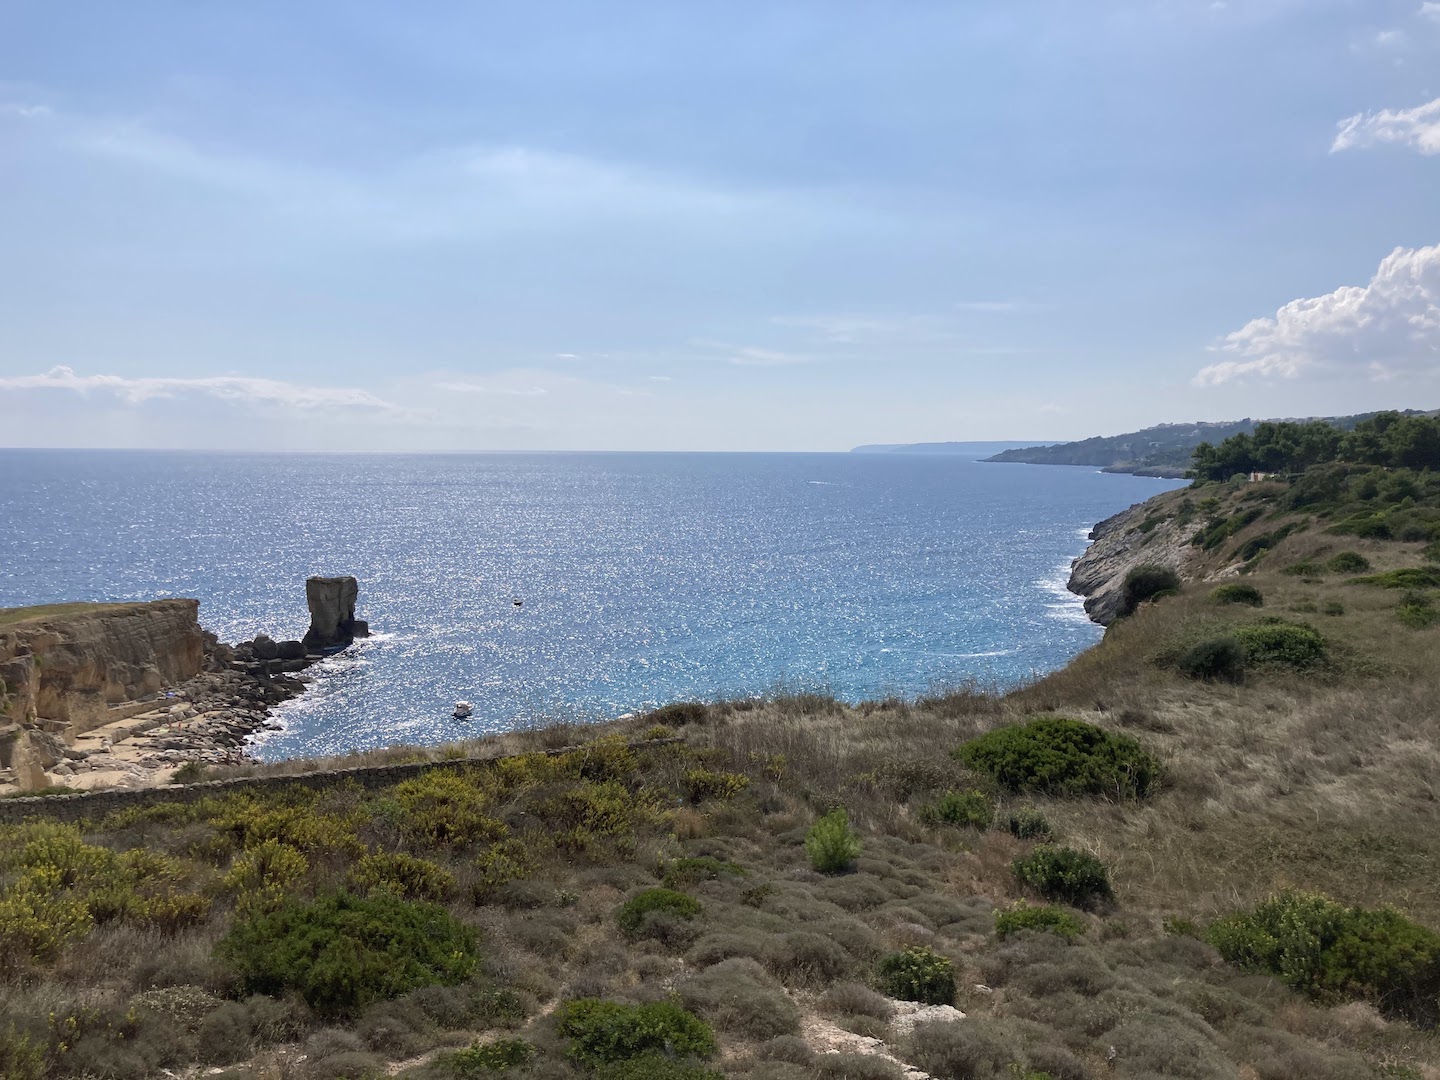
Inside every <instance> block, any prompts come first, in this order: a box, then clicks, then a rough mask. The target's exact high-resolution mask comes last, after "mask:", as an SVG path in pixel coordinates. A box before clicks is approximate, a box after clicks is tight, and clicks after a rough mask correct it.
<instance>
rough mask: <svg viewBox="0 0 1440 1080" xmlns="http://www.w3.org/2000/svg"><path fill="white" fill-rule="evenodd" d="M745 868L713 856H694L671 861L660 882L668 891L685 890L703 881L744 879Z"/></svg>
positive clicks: (662, 873) (666, 865) (667, 864)
mask: <svg viewBox="0 0 1440 1080" xmlns="http://www.w3.org/2000/svg"><path fill="white" fill-rule="evenodd" d="M744 875H745V869H744V867H742V866H740V865H739V864H737V863H733V862H730V861H728V860H725V859H717V858H715V857H714V856H713V855H692V856H686V857H684V858H680V859H671V860H670V861H669V862H668V863H666V864H665V869H664V870H663V871H661V875H660V881H661V884H663V885H664V886H665V887H666V888H667V889H683V888H685V887H687V886H691V885H695V884H696V883H697V882H701V881H717V880H719V879H720V878H722V877H743V876H744Z"/></svg>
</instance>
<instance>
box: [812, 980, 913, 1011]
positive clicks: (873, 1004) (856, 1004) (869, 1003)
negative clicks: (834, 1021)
mask: <svg viewBox="0 0 1440 1080" xmlns="http://www.w3.org/2000/svg"><path fill="white" fill-rule="evenodd" d="M821 1001H822V1003H823V1004H824V1006H825V1009H826V1011H827V1012H830V1013H832V1014H837V1015H840V1016H869V1017H872V1018H873V1019H875V1020H889V1019H890V1017H891V1016H893V1015H894V1014H895V1006H894V1004H893V1003H892V1002H891V1001H890V999H889V998H887V997H885V996H884V995H882V994H877V993H876V992H875V991H874V990H871V989H870V988H869V987H868V986H864V985H862V984H861V983H854V982H849V983H839V984H837V985H835V986H832V987H831V988H830V989H829V990H827V991H825V996H824V997H823V998H822V999H821Z"/></svg>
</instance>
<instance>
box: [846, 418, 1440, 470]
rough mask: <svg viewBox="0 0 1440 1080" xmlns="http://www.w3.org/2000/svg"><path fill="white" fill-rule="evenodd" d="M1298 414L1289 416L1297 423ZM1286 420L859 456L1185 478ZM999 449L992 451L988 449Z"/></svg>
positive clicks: (910, 446) (874, 448) (900, 447)
mask: <svg viewBox="0 0 1440 1080" xmlns="http://www.w3.org/2000/svg"><path fill="white" fill-rule="evenodd" d="M1437 412H1440V410H1437V411H1431V412H1424V411H1422V410H1418V409H1407V410H1405V411H1404V412H1403V413H1402V415H1405V416H1434V415H1437ZM1375 415H1376V414H1375V413H1373V412H1368V413H1356V414H1355V415H1353V416H1320V417H1302V418H1299V419H1300V420H1320V421H1323V422H1325V423H1328V424H1333V425H1334V426H1335V427H1338V428H1340V429H1342V430H1346V431H1348V430H1350V429H1351V428H1353V427H1354V426H1355V425H1356V424H1358V423H1360V422H1361V421H1362V420H1368V419H1370V418H1371V417H1372V416H1375ZM1295 419H1296V418H1293V417H1292V418H1285V420H1287V421H1290V422H1294V420H1295ZM1277 422H1284V421H1277V420H1271V421H1267V420H1259V419H1252V418H1250V417H1246V418H1245V419H1244V420H1221V421H1205V420H1197V421H1195V422H1194V423H1181V424H1157V425H1155V426H1154V427H1148V428H1142V429H1141V430H1139V431H1131V432H1126V433H1125V434H1123V435H1097V436H1094V437H1093V438H1089V439H1081V440H1080V441H1079V442H1068V443H1039V444H1035V445H1028V446H1027V445H1021V444H1019V443H1015V442H1009V443H983V442H935V443H895V444H875V445H870V446H857V447H855V449H854V450H852V451H851V453H854V454H957V455H966V456H971V457H974V458H975V459H976V460H981V461H992V462H1001V463H1011V464H1023V465H1085V466H1090V467H1092V468H1098V469H1100V470H1101V471H1102V472H1112V473H1131V474H1133V475H1135V476H1155V477H1161V478H1165V479H1176V480H1178V479H1181V478H1183V477H1184V476H1185V475H1186V473H1187V472H1188V471H1189V468H1190V459H1191V455H1192V454H1193V453H1194V450H1195V448H1196V447H1197V446H1199V445H1200V444H1201V443H1207V442H1208V443H1217V442H1222V441H1224V440H1225V439H1228V438H1231V437H1232V436H1235V435H1251V434H1254V432H1255V428H1256V427H1257V426H1258V425H1260V424H1263V423H1277ZM984 447H995V449H994V450H992V451H990V452H989V453H988V454H984V453H983V450H982V448H984Z"/></svg>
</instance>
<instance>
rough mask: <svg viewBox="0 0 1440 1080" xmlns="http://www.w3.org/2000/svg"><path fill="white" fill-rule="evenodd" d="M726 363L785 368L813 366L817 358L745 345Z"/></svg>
mask: <svg viewBox="0 0 1440 1080" xmlns="http://www.w3.org/2000/svg"><path fill="white" fill-rule="evenodd" d="M725 360H726V363H730V364H738V365H740V366H741V367H783V366H785V365H787V364H813V363H814V362H815V357H813V356H808V355H806V354H805V353H792V352H781V351H780V350H779V349H761V348H757V347H756V346H753V345H743V346H739V347H736V348H735V350H734V351H733V352H732V353H731V354H730V355H729V356H727V357H726V358H725Z"/></svg>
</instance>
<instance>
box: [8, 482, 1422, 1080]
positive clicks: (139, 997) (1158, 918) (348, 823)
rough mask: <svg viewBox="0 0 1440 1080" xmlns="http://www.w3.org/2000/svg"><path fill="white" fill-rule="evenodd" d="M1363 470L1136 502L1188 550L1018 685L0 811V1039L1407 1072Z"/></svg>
mask: <svg viewBox="0 0 1440 1080" xmlns="http://www.w3.org/2000/svg"><path fill="white" fill-rule="evenodd" d="M1368 475H1369V474H1368V473H1367V474H1364V475H1362V474H1360V473H1357V474H1355V475H1354V476H1350V477H1347V478H1345V480H1344V481H1343V483H1341V484H1340V486H1339V487H1338V488H1333V489H1332V488H1327V489H1326V490H1328V491H1330V492H1331V494H1329V495H1327V496H1326V498H1325V499H1322V500H1319V501H1313V500H1311V501H1307V497H1306V496H1305V493H1306V491H1307V490H1309V489H1308V488H1307V487H1305V486H1303V485H1304V481H1303V478H1302V479H1299V480H1296V481H1294V482H1291V481H1274V482H1268V483H1259V484H1240V483H1225V484H1210V485H1207V486H1205V487H1202V488H1195V489H1187V490H1183V491H1176V492H1171V493H1168V494H1167V495H1164V496H1161V497H1159V498H1158V499H1156V500H1152V501H1151V503H1149V504H1147V505H1146V506H1145V507H1144V508H1143V509H1142V510H1140V511H1137V512H1136V513H1135V514H1134V515H1133V524H1132V525H1131V526H1130V528H1131V529H1134V530H1141V531H1142V535H1145V536H1151V535H1153V536H1155V537H1157V538H1158V537H1161V536H1164V535H1166V534H1167V533H1170V532H1171V531H1173V530H1185V531H1186V533H1187V534H1189V533H1193V534H1194V535H1195V537H1196V541H1197V542H1195V543H1193V544H1190V545H1188V548H1187V550H1188V552H1189V556H1188V561H1187V563H1186V566H1185V568H1184V569H1185V576H1186V578H1187V580H1186V581H1185V582H1183V583H1182V584H1181V586H1180V588H1179V589H1178V590H1177V591H1175V592H1171V593H1169V594H1168V595H1162V596H1159V597H1155V598H1151V599H1148V600H1146V601H1144V602H1142V603H1140V604H1139V605H1138V607H1137V610H1136V611H1135V613H1134V614H1132V615H1130V616H1129V617H1127V618H1124V619H1121V620H1120V621H1119V622H1117V623H1116V624H1115V625H1114V626H1112V627H1111V628H1110V629H1109V630H1108V632H1107V633H1106V636H1105V639H1104V641H1103V642H1102V643H1101V644H1099V645H1098V646H1096V647H1095V648H1093V649H1091V650H1090V651H1088V652H1087V653H1085V654H1084V655H1082V656H1081V657H1079V658H1078V659H1077V660H1076V661H1075V662H1073V663H1072V664H1070V665H1069V666H1068V667H1067V668H1065V669H1064V670H1062V671H1060V672H1057V673H1055V674H1053V675H1051V676H1049V677H1047V678H1043V679H1040V680H1038V681H1036V682H1035V683H1034V684H1032V685H1030V686H1027V687H1024V688H1022V689H1020V690H1018V691H1015V692H1013V693H1010V694H1006V695H999V696H997V695H991V694H987V693H983V692H981V691H979V690H977V689H961V690H958V691H956V692H954V693H950V694H947V695H944V696H939V697H935V698H930V699H924V700H918V701H899V700H896V701H886V702H873V703H869V704H866V705H863V706H859V707H848V706H845V705H842V704H840V703H837V702H835V701H833V700H830V699H828V698H824V697H818V696H797V697H784V698H777V699H775V700H771V701H766V702H750V701H744V702H732V703H721V704H715V705H708V706H706V705H675V706H670V707H668V708H666V709H662V710H660V711H659V712H658V713H656V714H653V715H651V716H648V717H644V718H641V719H639V720H636V721H632V722H627V723H626V724H622V725H616V726H612V727H610V728H604V729H601V728H592V729H583V730H576V729H554V730H549V731H542V732H535V733H528V734H521V735H513V736H510V737H509V738H508V740H507V741H506V743H505V748H506V749H507V750H511V751H515V750H521V751H524V750H529V751H538V750H539V749H541V748H543V747H546V746H555V745H563V744H565V743H567V742H570V741H572V740H575V739H587V740H589V742H588V743H587V745H586V746H585V747H584V748H582V749H579V750H575V751H571V752H568V753H563V754H559V755H551V756H545V755H542V754H539V753H533V752H532V753H529V754H527V755H525V756H521V757H512V758H507V759H503V760H498V761H496V762H494V763H491V764H483V765H464V766H462V765H458V764H457V765H455V766H453V767H452V768H450V769H443V768H442V769H438V770H436V771H432V772H431V773H429V774H427V775H426V776H425V777H423V778H421V779H418V780H410V781H406V782H405V783H402V784H398V785H396V786H394V787H393V788H390V789H388V790H381V791H361V790H359V789H357V788H354V787H347V786H345V785H343V784H336V785H335V786H334V787H333V788H331V789H327V790H322V791H319V792H302V791H299V790H296V791H295V792H293V793H292V794H290V795H268V796H265V797H263V798H262V797H259V796H254V795H245V794H235V795H228V796H225V797H224V798H217V799H213V800H210V801H208V802H200V803H195V804H190V805H185V806H181V805H178V804H162V805H159V806H155V807H150V808H145V809H141V810H132V811H126V812H123V813H118V814H114V815H111V816H110V817H108V818H106V819H104V820H99V821H90V822H86V823H84V824H82V825H81V826H79V827H78V828H72V827H67V826H57V825H50V824H46V823H45V822H43V821H37V822H35V823H32V824H29V825H25V826H14V827H8V828H5V829H3V830H0V875H3V876H0V882H3V892H0V964H3V965H4V981H3V983H0V1017H3V1018H4V1019H0V1075H3V1076H6V1077H12V1076H13V1077H18V1078H23V1080H29V1078H34V1077H42V1076H97V1077H98V1076H106V1077H143V1076H158V1075H162V1073H161V1070H162V1069H168V1070H170V1072H171V1074H173V1075H197V1074H198V1070H200V1068H201V1067H202V1066H203V1067H205V1068H208V1069H215V1068H220V1069H222V1071H221V1072H219V1073H214V1074H213V1075H217V1076H222V1077H224V1078H226V1080H240V1078H242V1077H243V1078H261V1077H264V1078H274V1080H280V1078H295V1080H301V1078H310V1077H314V1078H322V1077H363V1076H372V1075H375V1076H378V1075H401V1076H408V1077H412V1078H417V1080H418V1078H428V1080H467V1078H477V1077H488V1076H504V1077H515V1078H520V1077H533V1078H540V1077H545V1078H557V1080H558V1078H569V1077H576V1078H579V1077H598V1078H612V1080H613V1078H624V1077H635V1078H639V1077H646V1078H649V1077H660V1078H664V1077H672V1078H691V1080H699V1078H704V1077H714V1076H725V1077H735V1078H740V1077H748V1078H753V1080H792V1078H793V1080H799V1078H803V1077H814V1076H818V1077H834V1078H866V1080H868V1078H882V1077H899V1076H902V1075H908V1076H911V1077H915V1076H919V1075H930V1076H934V1077H979V1078H996V1080H1001V1078H1003V1080H1012V1078H1015V1077H1020V1078H1028V1080H1044V1078H1047V1077H1048V1078H1051V1080H1079V1078H1086V1077H1089V1078H1100V1077H1117V1078H1129V1080H1142V1078H1144V1080H1149V1078H1154V1077H1187V1078H1196V1080H1208V1078H1217V1080H1218V1078H1225V1080H1239V1078H1245V1080H1282V1078H1284V1080H1289V1078H1293V1077H1316V1078H1321V1080H1327V1078H1345V1080H1348V1078H1356V1080H1361V1078H1379V1077H1390V1078H1410V1080H1413V1078H1416V1077H1423V1078H1435V1077H1440V1039H1437V1036H1436V1034H1435V1032H1434V1029H1433V1025H1434V1022H1435V1019H1436V1014H1437V1011H1440V937H1436V935H1435V934H1433V933H1432V932H1431V931H1432V930H1433V929H1434V928H1440V891H1437V890H1436V888H1435V883H1436V881H1437V877H1440V803H1437V785H1440V745H1437V741H1440V731H1437V725H1436V722H1435V718H1434V705H1433V703H1434V702H1435V701H1436V700H1437V695H1440V631H1437V630H1436V629H1435V621H1436V620H1435V619H1434V618H1433V617H1432V613H1433V612H1434V611H1435V604H1434V601H1433V599H1432V597H1433V595H1434V592H1435V590H1436V587H1440V574H1437V573H1436V569H1437V568H1440V564H1437V563H1433V562H1430V561H1428V559H1427V558H1426V555H1427V552H1429V551H1430V550H1431V549H1430V548H1429V546H1428V545H1429V544H1430V540H1429V539H1428V538H1427V537H1428V534H1426V537H1420V534H1419V532H1417V531H1416V530H1417V529H1418V528H1419V526H1418V525H1416V523H1417V522H1425V521H1428V520H1430V519H1429V518H1428V516H1427V514H1428V510H1429V508H1430V507H1431V505H1432V503H1433V502H1434V501H1436V500H1435V499H1432V497H1431V496H1430V495H1429V494H1428V492H1429V487H1428V480H1427V481H1426V482H1425V483H1419V484H1417V485H1415V486H1413V487H1411V488H1409V489H1407V492H1406V493H1405V494H1403V495H1402V494H1400V492H1399V488H1398V487H1397V488H1395V489H1394V490H1391V489H1389V488H1386V487H1385V484H1384V483H1377V484H1375V485H1374V489H1375V490H1374V491H1373V492H1372V485H1371V484H1370V483H1369V482H1368V479H1367V477H1368ZM1399 475H1401V474H1400V473H1399V472H1397V471H1394V470H1391V471H1388V474H1387V478H1390V479H1393V478H1394V477H1395V476H1399ZM1371 479H1373V477H1372V478H1371ZM1412 479H1413V478H1412ZM1352 485H1353V486H1352ZM1401 486H1404V485H1401ZM1392 496H1393V497H1392ZM1407 500H1408V501H1407ZM1357 514H1364V515H1367V520H1369V519H1379V520H1381V521H1383V522H1384V523H1385V525H1386V528H1385V529H1384V530H1379V529H1374V528H1371V529H1367V530H1365V535H1356V532H1355V529H1354V527H1353V521H1354V519H1355V517H1356V515H1357ZM1407 528H1408V529H1409V531H1408V532H1407V531H1406V530H1407ZM1382 533H1383V534H1384V535H1381V534H1382ZM1399 535H1410V536H1417V537H1420V538H1417V539H1413V540H1398V539H1394V537H1396V536H1399ZM1262 540H1263V541H1264V542H1259V541H1262ZM1207 579H1209V580H1207ZM1237 585H1238V586H1249V587H1250V589H1248V590H1247V589H1244V588H1241V589H1236V588H1234V586H1237ZM1227 586H1228V588H1226V591H1224V592H1221V593H1218V594H1216V592H1215V590H1216V589H1217V588H1225V587H1227ZM1257 596H1258V599H1259V605H1258V606H1255V600H1256V599H1257ZM474 749H475V747H474V746H469V747H464V748H455V749H452V750H451V751H448V752H449V753H451V754H460V753H462V752H464V753H469V752H471V751H473V750H474ZM429 753H430V755H431V756H433V757H438V758H442V759H443V758H444V756H445V754H446V753H447V751H443V750H441V751H430V752H429ZM403 754H404V752H401V751H396V752H391V754H390V755H389V756H390V757H392V758H393V757H396V756H403ZM304 767H305V766H303V765H298V764H294V763H292V764H289V765H286V766H284V767H283V769H281V770H278V771H285V770H290V771H294V770H296V769H300V768H304ZM837 811H843V814H839V813H837ZM1310 894H1323V896H1324V897H1328V898H1330V899H1331V901H1333V903H1327V902H1326V901H1324V900H1321V899H1317V898H1315V897H1313V896H1311V895H1310ZM1277 897H1278V898H1279V899H1278V901H1276V902H1275V903H1274V904H1271V906H1269V907H1267V906H1265V905H1267V903H1269V902H1271V901H1272V900H1274V899H1275V898H1277ZM1257 909H1258V913H1257ZM1427 928H1429V929H1427ZM911 999H914V1000H911ZM937 1004H938V1005H953V1006H954V1007H955V1008H958V1009H959V1010H960V1011H962V1012H963V1013H964V1014H965V1018H964V1019H958V1018H956V1017H955V1014H954V1013H950V1012H946V1011H945V1010H944V1009H943V1008H937ZM922 1008H923V1009H925V1010H927V1011H924V1012H920V1011H918V1010H921V1009H922ZM917 1019H918V1020H919V1021H920V1022H919V1023H918V1024H917V1023H916V1021H917ZM902 1069H909V1070H910V1071H909V1072H902Z"/></svg>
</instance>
